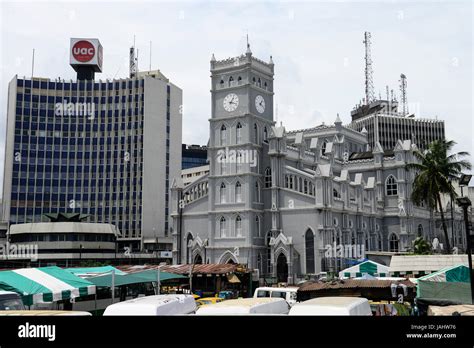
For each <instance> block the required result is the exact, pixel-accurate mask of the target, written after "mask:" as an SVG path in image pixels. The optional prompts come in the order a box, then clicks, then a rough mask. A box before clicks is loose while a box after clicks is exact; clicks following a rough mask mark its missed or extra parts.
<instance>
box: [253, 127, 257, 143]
mask: <svg viewBox="0 0 474 348" xmlns="http://www.w3.org/2000/svg"><path fill="white" fill-rule="evenodd" d="M253 139H254V140H255V144H258V126H257V124H256V123H254V125H253Z"/></svg>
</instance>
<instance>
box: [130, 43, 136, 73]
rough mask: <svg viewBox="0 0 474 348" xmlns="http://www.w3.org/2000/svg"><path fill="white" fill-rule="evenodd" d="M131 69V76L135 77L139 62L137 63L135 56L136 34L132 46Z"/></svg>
mask: <svg viewBox="0 0 474 348" xmlns="http://www.w3.org/2000/svg"><path fill="white" fill-rule="evenodd" d="M129 70H130V78H133V77H135V76H136V75H137V64H136V57H135V35H133V46H132V47H130V56H129Z"/></svg>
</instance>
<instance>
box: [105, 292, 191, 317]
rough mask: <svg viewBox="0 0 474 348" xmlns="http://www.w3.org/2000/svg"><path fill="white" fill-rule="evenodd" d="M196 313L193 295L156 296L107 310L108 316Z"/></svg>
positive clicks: (113, 305) (127, 302) (116, 304)
mask: <svg viewBox="0 0 474 348" xmlns="http://www.w3.org/2000/svg"><path fill="white" fill-rule="evenodd" d="M195 312H196V301H194V297H193V296H192V295H154V296H145V297H138V298H134V299H133V300H128V301H123V302H118V303H114V304H112V305H110V306H108V307H107V308H106V309H105V312H104V316H108V315H175V314H192V313H195Z"/></svg>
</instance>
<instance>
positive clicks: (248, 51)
mask: <svg viewBox="0 0 474 348" xmlns="http://www.w3.org/2000/svg"><path fill="white" fill-rule="evenodd" d="M245 54H247V55H251V54H252V51H251V50H250V43H249V34H248V33H247V51H246V52H245Z"/></svg>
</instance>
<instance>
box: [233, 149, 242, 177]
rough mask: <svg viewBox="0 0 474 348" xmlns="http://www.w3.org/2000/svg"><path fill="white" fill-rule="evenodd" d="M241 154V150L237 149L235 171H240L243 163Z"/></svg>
mask: <svg viewBox="0 0 474 348" xmlns="http://www.w3.org/2000/svg"><path fill="white" fill-rule="evenodd" d="M243 161H244V160H243V156H242V152H241V151H239V150H238V151H237V158H236V163H235V165H236V171H237V173H242V165H243Z"/></svg>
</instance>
